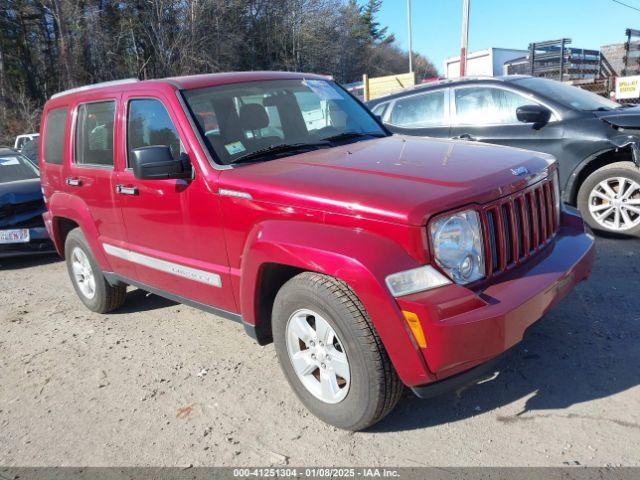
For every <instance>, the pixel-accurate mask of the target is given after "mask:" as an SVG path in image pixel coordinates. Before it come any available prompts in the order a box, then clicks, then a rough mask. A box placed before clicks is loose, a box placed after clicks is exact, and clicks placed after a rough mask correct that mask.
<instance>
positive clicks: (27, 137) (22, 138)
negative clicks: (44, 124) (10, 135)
mask: <svg viewBox="0 0 640 480" xmlns="http://www.w3.org/2000/svg"><path fill="white" fill-rule="evenodd" d="M39 136H40V134H39V133H25V134H24V135H18V136H17V137H16V141H15V143H14V144H13V148H14V149H15V150H18V151H21V150H22V147H23V146H24V144H25V143H27V142H29V141H31V140H33V139H34V138H38V137H39Z"/></svg>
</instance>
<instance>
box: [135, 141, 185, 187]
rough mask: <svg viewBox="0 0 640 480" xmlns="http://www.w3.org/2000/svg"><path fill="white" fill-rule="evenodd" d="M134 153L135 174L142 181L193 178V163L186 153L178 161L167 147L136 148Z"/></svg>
mask: <svg viewBox="0 0 640 480" xmlns="http://www.w3.org/2000/svg"><path fill="white" fill-rule="evenodd" d="M132 153H133V158H132V165H131V166H132V167H133V174H134V175H135V177H136V178H138V179H140V180H163V179H169V178H191V173H192V169H191V163H190V162H189V157H188V156H187V154H186V153H182V154H180V158H179V159H177V160H176V159H174V158H173V154H172V153H171V149H170V148H169V147H168V146H166V145H152V146H150V147H140V148H135V149H133V151H132Z"/></svg>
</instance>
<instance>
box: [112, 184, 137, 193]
mask: <svg viewBox="0 0 640 480" xmlns="http://www.w3.org/2000/svg"><path fill="white" fill-rule="evenodd" d="M116 193H119V194H120V195H138V187H125V186H124V185H116Z"/></svg>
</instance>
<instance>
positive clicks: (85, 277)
mask: <svg viewBox="0 0 640 480" xmlns="http://www.w3.org/2000/svg"><path fill="white" fill-rule="evenodd" d="M71 268H72V270H73V275H74V277H75V282H76V285H78V288H79V289H80V291H81V292H82V294H83V295H84V296H85V297H86V298H88V299H92V298H93V297H94V296H95V294H96V279H95V276H94V274H93V269H92V268H91V263H89V258H88V257H87V254H86V253H84V251H82V249H80V248H78V247H76V248H74V249H73V251H72V252H71Z"/></svg>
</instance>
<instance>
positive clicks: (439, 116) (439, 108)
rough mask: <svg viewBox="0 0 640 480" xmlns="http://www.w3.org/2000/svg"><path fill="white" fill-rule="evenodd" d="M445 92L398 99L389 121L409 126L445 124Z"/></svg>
mask: <svg viewBox="0 0 640 480" xmlns="http://www.w3.org/2000/svg"><path fill="white" fill-rule="evenodd" d="M444 93H445V92H444V90H441V91H438V92H431V93H424V94H421V95H412V96H410V97H406V98H401V99H398V100H396V103H395V104H394V105H393V110H391V118H390V119H389V123H390V124H391V125H397V126H399V127H408V128H420V127H428V126H433V125H444V123H445V119H444V117H445V115H444V98H445V95H444Z"/></svg>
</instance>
